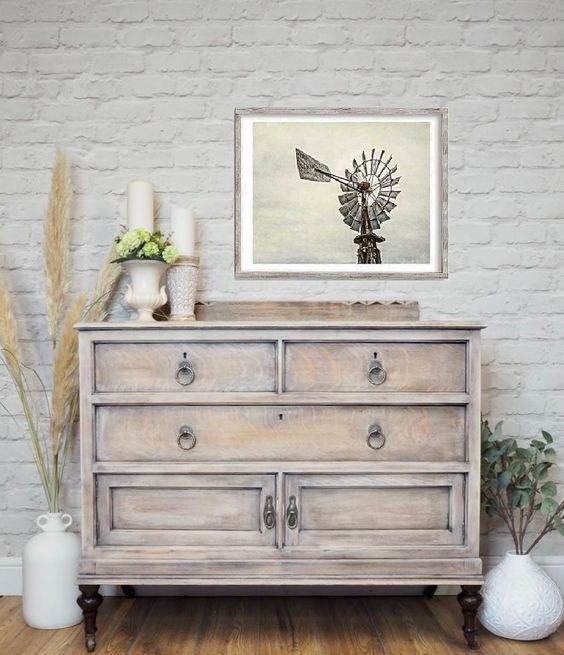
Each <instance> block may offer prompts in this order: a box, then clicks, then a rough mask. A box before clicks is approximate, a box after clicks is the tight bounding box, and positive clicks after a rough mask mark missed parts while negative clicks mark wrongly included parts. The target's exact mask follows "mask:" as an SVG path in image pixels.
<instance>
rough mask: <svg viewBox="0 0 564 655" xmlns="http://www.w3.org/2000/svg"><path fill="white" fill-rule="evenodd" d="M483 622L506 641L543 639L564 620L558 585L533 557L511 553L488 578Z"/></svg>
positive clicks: (563, 604)
mask: <svg viewBox="0 0 564 655" xmlns="http://www.w3.org/2000/svg"><path fill="white" fill-rule="evenodd" d="M482 596H483V599H484V602H483V604H482V606H481V608H480V613H479V617H480V622H481V623H482V625H483V626H484V627H485V628H487V629H488V630H489V631H490V632H493V634H495V635H498V636H499V637H506V638H507V639H519V640H522V641H532V640H534V639H544V638H545V637H548V636H549V635H551V634H552V633H553V632H556V630H558V627H559V626H560V624H561V623H562V621H563V620H564V602H563V600H562V594H561V592H560V589H559V588H558V585H557V584H556V583H555V582H554V580H553V579H552V578H551V577H550V576H549V575H548V574H547V573H545V572H544V571H543V570H542V569H541V567H540V566H539V565H538V564H537V563H536V562H535V561H534V560H533V558H532V557H531V555H516V554H515V552H508V553H507V554H506V555H505V557H504V558H503V560H502V561H501V562H500V563H499V564H498V565H497V566H496V567H494V568H493V569H492V570H491V571H490V572H489V573H488V574H487V575H486V577H485V581H484V587H483V589H482Z"/></svg>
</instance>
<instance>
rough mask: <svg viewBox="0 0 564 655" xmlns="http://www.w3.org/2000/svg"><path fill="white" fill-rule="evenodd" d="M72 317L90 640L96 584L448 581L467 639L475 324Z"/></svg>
mask: <svg viewBox="0 0 564 655" xmlns="http://www.w3.org/2000/svg"><path fill="white" fill-rule="evenodd" d="M78 329H79V330H80V381H81V458H82V501H83V514H82V525H83V530H82V548H83V552H82V560H81V567H80V576H79V583H80V585H81V592H82V593H81V597H80V598H79V604H80V605H81V607H82V609H83V611H84V614H85V630H86V645H87V648H88V650H89V651H92V650H94V647H95V631H96V612H97V609H98V607H99V605H100V603H101V601H102V598H101V596H100V595H99V593H98V588H99V585H100V584H117V585H128V586H129V585H156V584H166V585H170V584H178V585H204V586H206V587H209V588H210V590H212V591H213V589H212V588H213V587H214V586H218V585H220V586H221V587H226V586H245V587H249V586H253V587H254V586H264V587H270V588H272V587H274V586H277V587H286V586H292V587H295V586H307V587H313V588H315V587H320V586H330V587H332V588H336V587H340V586H347V587H350V586H354V587H358V589H359V593H362V589H363V588H365V589H366V588H368V587H372V586H375V585H424V586H426V587H427V592H428V593H432V592H433V588H436V587H435V586H436V585H438V584H449V585H452V584H457V585H462V586H463V591H462V592H461V594H460V596H459V600H460V602H461V605H462V609H463V612H464V617H465V621H464V632H465V636H466V638H467V641H468V644H469V645H470V646H471V647H475V646H476V643H475V639H474V622H475V614H476V610H477V609H478V606H479V603H480V595H479V585H480V584H481V582H482V576H481V562H480V559H479V553H478V540H479V512H480V492H479V466H480V452H479V449H480V443H479V442H480V341H479V338H480V326H479V325H477V324H474V323H456V324H454V323H425V322H419V321H416V322H409V323H408V322H404V323H389V322H386V323H373V322H367V321H354V320H347V321H342V320H340V321H294V320H292V321H262V322H261V321H245V320H239V321H234V322H222V321H219V320H216V321H208V322H200V321H198V322H193V323H191V324H182V325H177V324H174V323H155V324H154V325H144V326H139V325H136V324H135V323H126V324H123V323H101V324H87V325H81V326H79V328H78Z"/></svg>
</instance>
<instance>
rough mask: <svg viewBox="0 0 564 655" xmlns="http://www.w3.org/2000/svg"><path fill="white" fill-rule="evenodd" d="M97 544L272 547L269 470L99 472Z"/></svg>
mask: <svg viewBox="0 0 564 655" xmlns="http://www.w3.org/2000/svg"><path fill="white" fill-rule="evenodd" d="M96 502H97V518H98V539H97V541H98V545H100V546H104V545H119V546H199V547H204V548H213V547H216V548H221V547H232V546H265V547H273V548H275V547H276V526H275V524H276V521H275V514H274V512H275V510H274V508H275V507H276V478H275V476H274V475H231V474H219V475H203V474H187V475H152V474H134V475H117V474H116V475H113V474H111V475H106V474H103V475H98V476H97V495H96Z"/></svg>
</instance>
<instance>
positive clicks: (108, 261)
mask: <svg viewBox="0 0 564 655" xmlns="http://www.w3.org/2000/svg"><path fill="white" fill-rule="evenodd" d="M116 257H117V253H116V250H115V247H114V244H112V246H111V247H110V249H109V250H108V254H107V255H106V258H105V260H104V263H103V264H102V268H101V269H100V272H99V273H98V279H97V280H96V286H95V287H94V294H93V298H92V303H91V305H90V307H89V308H88V312H87V317H88V319H89V320H91V321H104V320H105V319H106V318H107V316H108V309H109V306H110V302H111V300H112V295H113V292H114V290H115V288H116V285H117V282H118V280H119V278H120V276H121V267H120V266H116V265H115V263H114V259H116Z"/></svg>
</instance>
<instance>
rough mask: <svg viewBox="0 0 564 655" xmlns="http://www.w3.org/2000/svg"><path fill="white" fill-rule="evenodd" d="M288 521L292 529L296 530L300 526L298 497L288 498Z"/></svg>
mask: <svg viewBox="0 0 564 655" xmlns="http://www.w3.org/2000/svg"><path fill="white" fill-rule="evenodd" d="M286 521H287V523H288V527H289V528H290V530H295V529H296V528H297V527H298V507H297V505H296V497H295V496H290V498H289V499H288V510H287V511H286Z"/></svg>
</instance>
